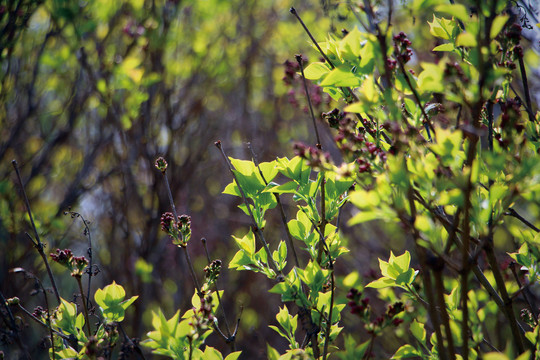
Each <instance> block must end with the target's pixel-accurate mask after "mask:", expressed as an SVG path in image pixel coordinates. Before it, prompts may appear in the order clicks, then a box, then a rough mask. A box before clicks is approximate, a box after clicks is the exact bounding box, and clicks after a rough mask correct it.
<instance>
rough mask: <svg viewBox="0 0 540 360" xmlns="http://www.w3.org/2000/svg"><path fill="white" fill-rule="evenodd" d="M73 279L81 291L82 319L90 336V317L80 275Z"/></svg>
mask: <svg viewBox="0 0 540 360" xmlns="http://www.w3.org/2000/svg"><path fill="white" fill-rule="evenodd" d="M75 279H76V280H77V284H78V285H79V292H80V293H81V302H82V303H83V310H84V320H85V322H86V330H88V336H89V337H90V336H92V330H91V329H90V319H89V318H88V306H86V301H85V298H84V292H83V287H82V281H81V277H80V276H75Z"/></svg>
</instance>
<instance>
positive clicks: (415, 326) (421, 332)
mask: <svg viewBox="0 0 540 360" xmlns="http://www.w3.org/2000/svg"><path fill="white" fill-rule="evenodd" d="M410 329H411V334H413V336H414V337H415V338H416V339H417V340H418V341H420V342H421V343H424V342H425V341H426V330H425V329H424V324H421V323H419V322H418V321H416V319H415V320H413V322H412V323H411V326H410Z"/></svg>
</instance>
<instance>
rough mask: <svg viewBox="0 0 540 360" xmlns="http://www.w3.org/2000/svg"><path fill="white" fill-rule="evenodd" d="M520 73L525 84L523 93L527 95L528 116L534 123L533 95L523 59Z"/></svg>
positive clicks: (520, 64) (520, 59) (521, 59)
mask: <svg viewBox="0 0 540 360" xmlns="http://www.w3.org/2000/svg"><path fill="white" fill-rule="evenodd" d="M518 62H519V71H520V73H521V81H522V82H523V93H524V94H525V101H526V102H527V109H528V111H527V114H528V115H529V120H530V121H531V122H534V116H533V114H532V104H531V95H530V94H529V82H528V81H527V71H526V70H525V62H524V61H523V57H521V56H520V57H519V59H518Z"/></svg>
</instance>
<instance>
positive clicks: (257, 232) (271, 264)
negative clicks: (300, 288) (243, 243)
mask: <svg viewBox="0 0 540 360" xmlns="http://www.w3.org/2000/svg"><path fill="white" fill-rule="evenodd" d="M215 145H216V147H217V148H218V149H219V150H220V152H221V155H222V156H223V159H224V160H225V162H226V164H227V167H228V168H229V171H230V172H231V174H232V176H233V179H234V180H235V181H236V186H237V187H238V190H239V191H240V194H241V195H242V200H243V201H244V204H245V205H246V208H247V210H248V213H249V216H250V218H251V222H252V227H253V230H254V232H255V236H256V237H257V238H259V241H260V242H261V243H262V244H263V247H264V250H265V251H266V255H267V259H266V260H267V263H268V266H269V267H271V268H272V270H273V271H274V272H275V273H276V275H280V274H281V271H279V270H278V267H277V264H276V262H275V261H274V258H273V257H272V254H271V253H270V249H269V248H268V243H267V242H266V240H265V239H264V235H263V233H262V231H261V229H259V227H258V226H257V221H256V220H255V216H253V212H252V211H251V206H250V204H249V202H248V201H247V198H246V194H245V193H244V190H243V189H242V186H240V182H239V181H238V179H237V178H236V174H235V173H234V171H233V168H232V164H231V162H230V161H229V158H228V157H227V155H226V154H225V150H223V147H222V146H221V141H219V140H218V141H216V142H215Z"/></svg>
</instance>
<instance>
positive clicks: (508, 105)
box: [498, 97, 525, 133]
mask: <svg viewBox="0 0 540 360" xmlns="http://www.w3.org/2000/svg"><path fill="white" fill-rule="evenodd" d="M498 103H499V105H500V107H501V111H502V115H501V129H503V131H504V132H505V133H511V132H513V131H514V130H515V131H517V132H518V133H521V132H523V130H525V127H524V126H523V124H522V123H521V122H520V121H519V120H520V119H521V101H520V99H519V98H518V97H515V98H513V99H512V98H509V99H507V100H506V101H498Z"/></svg>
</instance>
